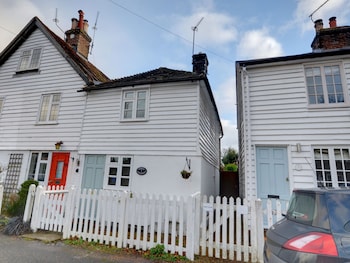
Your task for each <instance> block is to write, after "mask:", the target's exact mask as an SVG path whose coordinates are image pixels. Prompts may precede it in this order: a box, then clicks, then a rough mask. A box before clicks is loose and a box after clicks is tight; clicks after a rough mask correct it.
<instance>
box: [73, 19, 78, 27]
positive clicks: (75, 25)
mask: <svg viewBox="0 0 350 263" xmlns="http://www.w3.org/2000/svg"><path fill="white" fill-rule="evenodd" d="M77 26H78V19H76V18H72V29H76V28H77Z"/></svg>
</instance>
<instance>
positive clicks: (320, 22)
mask: <svg viewBox="0 0 350 263" xmlns="http://www.w3.org/2000/svg"><path fill="white" fill-rule="evenodd" d="M321 29H323V20H322V19H317V20H316V21H315V30H316V32H319V31H320V30H321Z"/></svg>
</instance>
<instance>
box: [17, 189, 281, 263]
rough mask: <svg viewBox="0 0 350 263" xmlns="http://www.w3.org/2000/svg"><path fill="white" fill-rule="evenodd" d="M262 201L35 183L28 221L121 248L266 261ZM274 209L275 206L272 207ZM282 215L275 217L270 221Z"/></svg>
mask: <svg viewBox="0 0 350 263" xmlns="http://www.w3.org/2000/svg"><path fill="white" fill-rule="evenodd" d="M272 207H275V206H270V208H269V206H267V210H265V211H263V209H262V202H261V200H248V199H241V198H236V199H234V198H232V197H231V198H226V197H216V198H214V197H213V196H210V197H207V196H200V195H199V194H194V195H192V196H188V197H178V196H168V195H164V196H163V195H150V194H138V193H130V192H121V191H111V190H96V189H82V190H81V189H78V188H77V189H75V188H70V189H63V188H60V187H58V188H47V189H45V188H43V187H42V186H38V187H35V185H32V186H30V189H29V193H28V198H27V203H26V209H25V214H24V221H29V220H31V228H32V229H33V230H34V231H37V230H38V229H43V230H49V231H57V232H62V234H63V238H64V239H66V238H70V237H78V238H82V239H83V240H86V241H94V242H99V243H101V244H106V245H112V246H116V247H118V248H135V249H142V250H149V249H150V248H152V247H154V246H156V245H157V244H162V245H164V247H165V249H166V250H167V251H168V252H170V253H177V254H179V255H184V256H186V257H187V258H189V259H190V260H193V259H194V255H202V256H208V257H215V258H222V259H230V260H237V261H244V262H263V244H264V227H263V216H264V215H265V216H266V214H268V213H270V214H271V215H272V214H276V211H272ZM269 209H270V211H268V210H269ZM274 218H275V219H276V216H275V217H272V216H271V217H270V221H271V222H272V221H273V220H275V219H274Z"/></svg>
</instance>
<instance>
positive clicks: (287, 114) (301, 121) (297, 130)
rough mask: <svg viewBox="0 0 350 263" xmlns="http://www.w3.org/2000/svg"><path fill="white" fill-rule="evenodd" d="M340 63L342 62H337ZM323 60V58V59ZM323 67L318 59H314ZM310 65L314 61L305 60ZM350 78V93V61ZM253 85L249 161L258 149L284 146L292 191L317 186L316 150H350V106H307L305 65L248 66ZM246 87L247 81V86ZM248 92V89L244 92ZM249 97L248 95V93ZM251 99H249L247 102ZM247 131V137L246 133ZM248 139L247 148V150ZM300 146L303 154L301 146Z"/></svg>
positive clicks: (250, 190)
mask: <svg viewBox="0 0 350 263" xmlns="http://www.w3.org/2000/svg"><path fill="white" fill-rule="evenodd" d="M328 60H329V61H335V62H336V63H337V62H339V61H341V60H340V59H339V58H334V60H330V58H328ZM323 61H324V59H323ZM312 62H313V63H318V60H317V59H313V60H312ZM305 63H310V61H305ZM343 63H344V68H345V70H344V71H345V79H346V84H347V88H348V90H347V91H346V92H347V93H346V94H344V95H345V96H347V97H349V94H350V90H349V87H350V60H349V59H344V60H343ZM247 72H248V78H249V83H248V85H249V87H247V86H245V87H244V89H246V90H247V88H248V90H249V92H248V94H246V95H248V96H245V97H244V99H245V105H250V107H249V111H247V110H243V112H244V114H247V112H248V113H249V116H247V115H244V116H243V118H244V119H245V120H249V121H250V128H251V129H250V132H251V144H252V147H253V148H252V151H251V156H250V157H249V156H248V154H247V151H244V154H245V159H246V160H248V159H249V158H251V160H254V162H253V163H255V147H256V146H271V147H273V146H285V147H287V149H288V153H289V174H290V175H289V179H290V187H291V190H292V189H293V188H296V187H315V186H316V182H315V173H314V163H313V162H314V161H313V156H312V154H313V150H312V147H313V146H318V145H320V146H324V145H330V146H350V136H349V134H350V119H349V116H350V107H349V106H350V105H347V106H346V107H334V108H330V107H324V108H318V109H311V108H309V107H308V100H307V90H306V86H305V77H304V67H303V64H301V63H300V61H299V63H295V64H284V65H276V66H271V67H267V66H266V65H264V66H263V67H256V68H249V67H247ZM245 84H247V83H245ZM242 92H243V91H242ZM243 94H244V93H243ZM248 99H249V101H247V100H248ZM246 132H247V131H246V130H244V131H242V133H246ZM245 143H246V140H245V141H244V144H243V147H242V148H244V149H245V150H247V148H246V146H245ZM297 143H300V144H301V146H302V147H301V152H297V151H296V144H297ZM255 174H256V171H255V167H254V169H253V168H252V173H251V175H252V177H251V178H248V177H246V180H249V182H248V183H247V182H246V184H245V187H246V189H245V190H246V192H247V193H246V194H247V196H255V195H256V192H255V189H256V187H254V184H256V177H255Z"/></svg>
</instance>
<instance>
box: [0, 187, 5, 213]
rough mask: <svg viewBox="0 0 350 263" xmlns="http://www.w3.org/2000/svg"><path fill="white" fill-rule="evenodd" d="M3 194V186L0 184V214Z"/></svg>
mask: <svg viewBox="0 0 350 263" xmlns="http://www.w3.org/2000/svg"><path fill="white" fill-rule="evenodd" d="M3 196H4V186H3V185H2V184H0V215H1V209H2V200H3Z"/></svg>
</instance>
